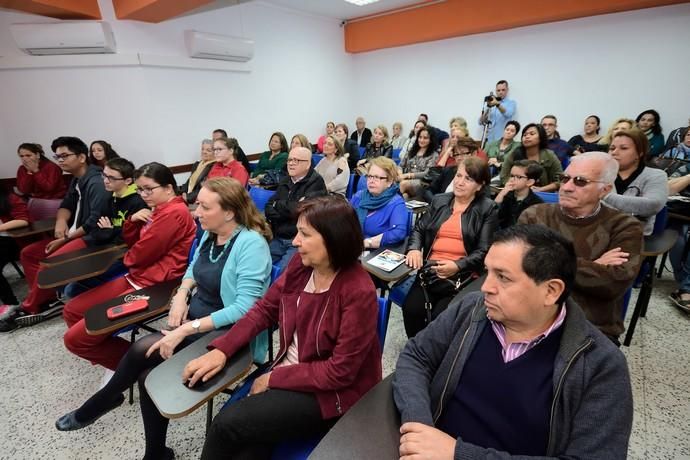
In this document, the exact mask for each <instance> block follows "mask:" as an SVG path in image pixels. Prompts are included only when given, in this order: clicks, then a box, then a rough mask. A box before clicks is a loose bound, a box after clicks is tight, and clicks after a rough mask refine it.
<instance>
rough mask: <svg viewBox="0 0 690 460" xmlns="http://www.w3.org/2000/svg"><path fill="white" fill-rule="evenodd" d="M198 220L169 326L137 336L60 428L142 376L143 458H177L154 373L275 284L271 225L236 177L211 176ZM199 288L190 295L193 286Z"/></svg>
mask: <svg viewBox="0 0 690 460" xmlns="http://www.w3.org/2000/svg"><path fill="white" fill-rule="evenodd" d="M197 201H198V202H199V206H198V207H197V209H196V210H195V215H196V217H198V218H199V222H200V223H201V226H202V228H203V229H204V230H206V231H205V232H204V234H203V236H202V238H201V241H200V243H199V245H198V247H197V249H196V252H195V253H194V256H193V258H192V261H191V263H190V264H189V267H188V269H187V272H186V273H185V275H184V277H183V279H182V283H181V284H180V287H179V288H177V291H176V293H175V295H174V296H173V297H172V300H171V302H170V311H169V315H168V327H169V330H162V331H161V332H160V333H157V334H150V335H147V336H145V337H143V338H142V339H140V340H139V341H137V342H136V343H135V344H134V345H132V347H131V348H130V349H129V351H128V352H127V354H126V355H125V356H124V357H123V358H122V360H121V361H120V364H119V365H118V367H117V369H116V371H115V374H114V375H113V376H112V377H111V379H110V381H109V382H108V384H107V385H105V386H104V387H103V388H101V390H99V391H98V392H97V393H96V394H95V395H93V396H92V397H91V398H89V399H88V400H87V401H86V402H85V403H84V404H82V406H81V407H80V408H79V409H77V410H75V411H72V412H69V413H68V414H66V415H63V416H62V417H60V418H59V419H58V420H57V422H56V423H55V425H56V427H57V429H58V430H60V431H71V430H77V429H80V428H83V427H85V426H87V425H90V424H91V423H93V422H95V421H96V420H97V419H98V418H99V417H101V416H102V415H103V414H105V413H107V412H109V411H110V410H112V409H115V408H116V407H118V406H119V405H120V404H122V402H123V401H124V397H123V395H122V393H123V392H124V391H125V390H126V389H127V388H129V386H130V385H132V384H134V383H135V382H136V381H139V396H140V401H139V402H140V406H141V412H142V417H143V419H144V428H145V429H144V432H145V434H146V453H145V455H144V458H173V457H174V453H173V452H172V450H171V449H169V448H168V447H166V446H165V439H166V433H167V427H168V419H167V418H165V417H163V416H162V415H161V414H160V412H158V409H157V408H156V406H155V405H154V403H153V401H152V400H151V398H150V396H149V395H148V393H147V392H146V388H145V387H144V385H143V382H144V381H145V380H146V376H147V375H148V373H149V372H150V371H151V370H152V369H153V368H154V367H155V366H157V365H158V364H159V363H161V362H163V360H166V359H168V358H170V357H171V356H172V355H173V353H175V352H176V351H178V350H180V349H182V348H184V347H185V346H187V345H189V344H190V343H192V342H193V341H194V340H196V339H197V338H199V337H200V336H201V334H203V333H206V332H208V331H211V330H214V329H221V328H225V327H228V326H230V325H232V324H233V323H235V322H237V321H238V320H239V319H240V318H242V316H244V314H245V313H247V311H249V309H250V308H251V307H252V305H254V303H255V302H256V301H257V300H258V299H260V298H261V297H262V296H263V295H264V293H265V292H266V290H267V289H268V285H269V283H270V275H271V254H270V251H269V249H268V242H267V240H268V239H270V238H271V230H270V227H269V226H268V224H267V223H266V220H265V219H264V217H263V216H262V215H261V214H260V213H259V211H258V210H257V209H256V207H255V206H254V204H253V202H252V201H251V199H250V197H249V194H248V193H247V191H246V190H245V189H244V187H243V186H242V185H241V184H240V183H239V182H237V181H235V180H233V179H230V178H214V179H209V180H207V181H206V182H205V183H204V185H203V187H202V188H201V190H200V191H199V195H198V196H197ZM193 289H195V291H194V292H193V293H192V290H193ZM251 345H252V352H253V354H254V359H255V361H256V362H257V363H262V362H263V361H264V360H265V358H266V351H267V348H268V337H267V334H261V335H260V336H259V337H257V339H255V340H254V341H253V343H252V344H251Z"/></svg>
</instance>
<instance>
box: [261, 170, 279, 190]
mask: <svg viewBox="0 0 690 460" xmlns="http://www.w3.org/2000/svg"><path fill="white" fill-rule="evenodd" d="M284 176H285V173H284V172H283V171H281V170H280V169H270V170H268V171H266V172H265V173H264V175H263V176H262V177H261V179H259V185H261V186H262V187H275V186H277V185H278V183H279V182H280V180H281V179H282V178H283V177H284Z"/></svg>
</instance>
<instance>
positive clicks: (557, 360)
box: [393, 225, 633, 460]
mask: <svg viewBox="0 0 690 460" xmlns="http://www.w3.org/2000/svg"><path fill="white" fill-rule="evenodd" d="M485 263H486V268H487V278H486V280H485V281H484V283H483V284H482V288H481V292H477V293H474V292H473V293H471V294H468V295H466V296H464V297H462V298H457V300H455V301H453V302H452V304H451V305H450V306H449V308H448V309H447V310H446V311H445V313H443V314H442V315H441V316H440V317H439V318H438V320H437V321H434V322H433V323H432V324H430V325H429V326H428V327H427V328H426V329H425V330H424V331H422V332H420V333H419V334H418V335H417V336H416V337H415V338H413V339H412V340H410V341H408V342H407V345H405V348H404V349H403V351H402V353H401V354H400V357H399V358H398V363H397V365H396V369H395V377H394V380H393V397H394V399H395V404H396V406H397V407H398V410H399V411H400V418H401V422H402V426H401V428H400V433H401V435H402V436H401V437H400V456H401V458H404V459H407V458H418V457H419V458H438V459H453V458H456V459H459V458H467V459H479V458H496V459H498V458H502V459H508V458H515V459H517V458H520V459H525V460H526V459H530V458H534V459H536V458H542V459H546V458H551V459H555V458H563V459H564V458H582V459H584V458H586V459H592V460H595V459H599V460H610V459H614V458H615V459H624V458H626V455H627V452H628V441H629V439H630V433H631V430H632V420H633V399H632V398H633V397H632V389H631V386H630V376H629V373H628V366H627V364H626V361H625V357H624V356H623V354H622V353H621V352H620V351H619V350H616V348H615V347H614V346H613V345H612V344H611V343H609V342H608V340H606V338H605V337H604V336H603V335H602V334H601V333H600V332H599V331H597V330H596V329H595V328H594V327H593V326H592V325H591V324H590V323H589V322H588V321H587V319H586V318H585V315H584V314H583V313H582V310H581V307H580V306H579V305H578V304H576V303H575V301H574V300H573V299H572V298H570V296H569V294H570V292H571V291H572V290H574V289H575V285H576V283H577V282H576V279H575V278H576V276H575V272H576V271H577V266H578V265H579V261H578V260H577V257H576V254H575V252H574V250H573V245H572V243H571V242H570V241H568V240H567V239H566V238H565V237H564V236H562V235H561V234H560V233H558V232H555V231H553V230H550V229H548V228H544V227H542V226H536V225H535V226H527V225H518V226H516V227H511V228H509V229H506V230H503V231H501V232H499V233H498V234H497V235H496V237H495V240H494V243H493V244H492V246H491V248H490V249H489V251H488V253H487V255H486V262H485ZM595 421H598V422H595Z"/></svg>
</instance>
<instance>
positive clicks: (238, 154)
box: [213, 137, 251, 173]
mask: <svg viewBox="0 0 690 460" xmlns="http://www.w3.org/2000/svg"><path fill="white" fill-rule="evenodd" d="M218 141H220V142H222V143H223V144H225V146H226V147H227V148H228V149H232V156H233V158H235V160H237V161H239V162H240V163H242V166H244V169H246V170H247V173H251V167H250V166H249V159H248V158H247V155H245V153H244V150H242V147H240V143H239V141H238V140H237V139H235V138H234V137H219V138H218V139H216V140H215V141H213V142H218Z"/></svg>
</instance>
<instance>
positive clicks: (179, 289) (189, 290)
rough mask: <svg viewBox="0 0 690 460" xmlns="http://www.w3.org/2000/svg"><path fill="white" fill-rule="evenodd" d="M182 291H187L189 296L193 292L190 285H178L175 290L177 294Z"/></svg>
mask: <svg viewBox="0 0 690 460" xmlns="http://www.w3.org/2000/svg"><path fill="white" fill-rule="evenodd" d="M180 291H187V296H189V294H191V293H192V290H191V289H189V288H188V287H184V286H180V287H178V288H177V290H176V291H175V295H177V294H179V293H180Z"/></svg>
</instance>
